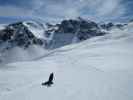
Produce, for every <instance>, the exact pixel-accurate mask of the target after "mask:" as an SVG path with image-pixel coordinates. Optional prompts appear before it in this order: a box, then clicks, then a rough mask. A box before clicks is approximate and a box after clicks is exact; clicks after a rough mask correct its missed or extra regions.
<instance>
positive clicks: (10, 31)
mask: <svg viewBox="0 0 133 100" xmlns="http://www.w3.org/2000/svg"><path fill="white" fill-rule="evenodd" d="M41 29H42V30H43V25H42V26H41V24H40V25H38V24H36V23H35V22H17V23H13V24H9V25H6V26H5V27H4V28H2V29H1V30H0V55H1V56H0V60H2V62H8V61H21V60H29V59H30V56H31V59H33V57H38V56H39V55H40V54H42V52H39V51H38V52H32V51H34V50H35V51H37V47H38V50H40V48H41V51H42V49H44V46H45V41H44V39H43V37H42V36H41V37H39V36H40V33H39V32H38V30H40V31H41ZM31 30H33V31H34V32H32V31H31ZM35 32H36V33H35ZM42 34H44V30H43V33H42ZM31 48H33V50H31ZM29 50H31V53H30V51H29ZM44 51H45V50H44ZM31 54H32V55H31ZM43 54H44V53H43ZM37 55H38V56H37ZM27 57H28V58H27ZM3 60H4V61H3Z"/></svg>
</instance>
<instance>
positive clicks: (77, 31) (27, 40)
mask: <svg viewBox="0 0 133 100" xmlns="http://www.w3.org/2000/svg"><path fill="white" fill-rule="evenodd" d="M38 27H39V29H38ZM112 27H117V28H119V29H122V27H123V24H117V25H114V24H113V23H108V24H98V23H96V22H94V21H90V20H84V19H82V18H78V19H70V20H63V21H62V22H61V23H59V24H55V25H53V24H49V23H46V24H40V23H37V22H33V21H29V22H28V21H27V22H17V23H13V24H9V25H6V26H5V28H4V29H1V30H0V45H1V49H10V48H13V47H16V46H18V47H21V48H24V49H26V48H28V47H29V46H31V45H39V46H42V47H44V48H46V49H55V48H59V47H61V46H64V45H68V44H71V43H77V42H80V41H83V40H86V39H89V38H91V37H95V36H103V35H105V34H108V32H107V31H108V30H111V28H112ZM33 30H34V31H33ZM36 30H42V31H41V33H39V32H38V31H36ZM40 34H41V37H38V35H39V36H40ZM1 49H0V50H1Z"/></svg>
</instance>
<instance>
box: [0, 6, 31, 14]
mask: <svg viewBox="0 0 133 100" xmlns="http://www.w3.org/2000/svg"><path fill="white" fill-rule="evenodd" d="M31 14H32V13H31V10H28V9H23V8H19V7H14V6H0V16H31Z"/></svg>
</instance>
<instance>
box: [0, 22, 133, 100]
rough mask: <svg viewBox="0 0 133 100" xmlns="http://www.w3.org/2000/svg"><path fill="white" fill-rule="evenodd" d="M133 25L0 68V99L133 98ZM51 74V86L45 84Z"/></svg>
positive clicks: (111, 99) (105, 99)
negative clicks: (52, 75)
mask: <svg viewBox="0 0 133 100" xmlns="http://www.w3.org/2000/svg"><path fill="white" fill-rule="evenodd" d="M132 27H133V23H128V24H127V25H125V26H124V27H123V29H122V30H121V29H117V28H113V29H112V30H110V31H109V34H106V35H104V36H101V37H94V38H91V39H89V40H85V41H83V42H80V43H77V44H71V45H67V46H64V47H61V48H58V49H55V50H52V51H51V52H50V53H48V54H47V55H42V56H41V57H38V58H36V59H34V60H32V61H25V62H14V63H8V64H3V65H0V100H132V98H133V95H132V92H133V86H132V84H133V61H132V59H133V45H132V43H133V29H132ZM51 72H53V73H54V75H55V78H54V84H53V85H52V87H49V88H47V87H45V86H41V83H42V82H44V81H46V80H47V79H48V76H49V74H50V73H51Z"/></svg>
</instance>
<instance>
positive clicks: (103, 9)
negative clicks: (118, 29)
mask: <svg viewBox="0 0 133 100" xmlns="http://www.w3.org/2000/svg"><path fill="white" fill-rule="evenodd" d="M63 1H64V2H63ZM120 1H121V0H93V1H92V0H54V1H53V0H32V6H33V7H32V8H33V9H25V8H22V7H19V6H18V7H14V6H0V16H35V17H41V18H43V19H45V18H46V19H48V18H50V19H54V18H55V19H56V18H75V17H78V16H83V17H89V18H92V19H94V20H105V19H115V18H118V17H120V16H122V15H123V14H124V13H125V9H126V8H125V7H124V5H123V4H121V3H120Z"/></svg>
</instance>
